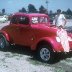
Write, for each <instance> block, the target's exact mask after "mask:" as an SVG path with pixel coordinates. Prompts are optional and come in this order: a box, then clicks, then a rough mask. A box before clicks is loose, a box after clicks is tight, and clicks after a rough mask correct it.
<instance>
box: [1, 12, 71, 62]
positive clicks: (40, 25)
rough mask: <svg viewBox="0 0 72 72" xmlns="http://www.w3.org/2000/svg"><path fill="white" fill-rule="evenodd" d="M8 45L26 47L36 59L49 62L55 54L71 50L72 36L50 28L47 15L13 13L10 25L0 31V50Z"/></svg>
mask: <svg viewBox="0 0 72 72" xmlns="http://www.w3.org/2000/svg"><path fill="white" fill-rule="evenodd" d="M63 35H64V37H63ZM10 45H22V46H27V47H29V48H30V49H31V50H32V51H34V52H35V53H36V56H37V58H39V59H41V60H42V61H44V62H51V61H53V58H54V53H55V52H70V50H72V34H71V33H68V34H67V32H66V31H65V30H63V29H60V28H57V27H50V21H49V17H48V15H45V14H38V13H37V14H35V13H32V14H25V13H15V14H14V15H13V16H12V17H11V21H10V24H9V25H8V26H5V27H3V28H2V29H1V30H0V48H1V49H7V48H8V47H9V46H10Z"/></svg>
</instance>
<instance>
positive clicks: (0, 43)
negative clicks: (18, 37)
mask: <svg viewBox="0 0 72 72" xmlns="http://www.w3.org/2000/svg"><path fill="white" fill-rule="evenodd" d="M8 47H9V43H8V41H7V40H6V38H5V36H4V35H3V34H0V50H6V49H7V48H8Z"/></svg>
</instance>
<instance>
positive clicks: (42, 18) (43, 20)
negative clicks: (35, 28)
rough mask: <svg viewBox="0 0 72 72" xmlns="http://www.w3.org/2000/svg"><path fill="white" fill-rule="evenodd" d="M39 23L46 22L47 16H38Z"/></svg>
mask: <svg viewBox="0 0 72 72" xmlns="http://www.w3.org/2000/svg"><path fill="white" fill-rule="evenodd" d="M40 23H48V19H47V17H40Z"/></svg>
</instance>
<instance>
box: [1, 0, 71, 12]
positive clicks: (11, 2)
mask: <svg viewBox="0 0 72 72" xmlns="http://www.w3.org/2000/svg"><path fill="white" fill-rule="evenodd" d="M29 4H33V5H34V6H35V7H36V9H39V7H40V6H41V5H43V6H44V7H45V8H46V9H47V5H46V0H0V12H1V10H2V9H3V8H5V10H6V12H7V13H14V12H18V11H19V10H20V9H21V8H22V7H24V8H26V9H27V7H28V5H29ZM68 8H70V9H71V10H72V0H48V10H49V11H50V10H52V11H53V12H55V11H56V10H57V9H61V10H62V11H66V10H67V9H68Z"/></svg>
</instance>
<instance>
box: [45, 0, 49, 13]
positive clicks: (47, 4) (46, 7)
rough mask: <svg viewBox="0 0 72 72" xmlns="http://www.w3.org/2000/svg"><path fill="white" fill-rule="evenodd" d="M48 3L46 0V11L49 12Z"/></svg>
mask: <svg viewBox="0 0 72 72" xmlns="http://www.w3.org/2000/svg"><path fill="white" fill-rule="evenodd" d="M48 3H49V1H48V0H46V8H47V13H48V12H49V11H48Z"/></svg>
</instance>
